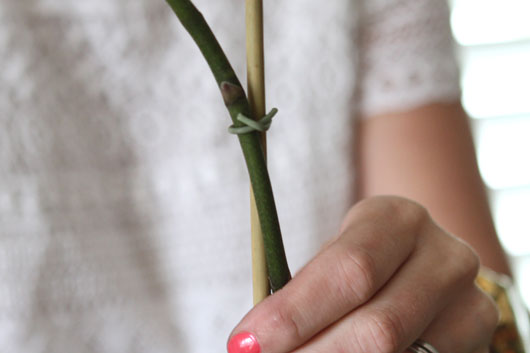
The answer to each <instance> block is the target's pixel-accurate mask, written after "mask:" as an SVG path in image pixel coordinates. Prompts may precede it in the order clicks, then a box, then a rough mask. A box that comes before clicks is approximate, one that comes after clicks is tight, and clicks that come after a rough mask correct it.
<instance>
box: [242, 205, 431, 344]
mask: <svg viewBox="0 0 530 353" xmlns="http://www.w3.org/2000/svg"><path fill="white" fill-rule="evenodd" d="M418 209H419V207H417V206H413V207H411V206H410V205H409V204H408V203H406V207H404V205H403V204H401V203H399V202H397V201H396V203H392V202H390V203H385V204H384V206H381V207H379V206H377V205H373V206H372V205H371V204H368V205H367V204H364V205H362V207H358V208H354V209H353V211H352V212H351V213H350V215H349V216H348V217H349V218H350V220H351V222H350V226H348V227H346V229H345V230H344V234H343V235H342V236H341V237H340V238H339V239H338V240H337V241H335V242H334V243H332V244H330V245H329V246H328V247H327V248H325V249H324V250H323V251H322V252H321V253H320V254H319V255H318V256H317V257H316V258H315V259H314V260H313V261H311V262H310V263H309V264H308V265H307V266H306V267H305V268H303V269H302V271H301V272H300V273H299V274H297V275H296V276H295V277H294V278H293V280H292V281H291V282H290V283H289V284H288V285H287V286H286V287H285V288H284V289H282V290H280V291H279V292H277V293H276V294H274V295H273V296H271V297H269V298H267V299H266V300H264V301H263V302H262V303H261V304H259V305H258V306H256V307H255V308H254V309H253V310H252V311H251V312H250V313H249V314H248V315H247V316H246V317H245V318H244V319H243V320H242V322H241V323H240V324H239V325H238V326H237V327H236V328H235V329H234V334H237V333H239V332H251V333H252V334H253V335H254V336H255V337H256V339H257V341H258V342H259V345H260V346H261V351H262V352H264V353H265V352H266V353H274V352H290V351H292V350H293V349H295V348H296V347H298V346H300V345H302V344H303V343H305V342H306V341H307V340H309V339H310V338H311V337H312V336H314V335H315V334H317V333H318V332H319V331H321V330H323V329H324V328H326V327H327V326H329V325H331V324H332V323H333V322H335V321H337V320H339V319H340V318H341V317H343V316H344V315H346V314H348V313H349V312H351V311H352V310H353V309H355V308H357V307H359V306H360V305H362V304H363V303H365V302H366V301H368V300H369V299H370V298H371V297H373V296H374V295H375V293H376V292H377V291H378V290H379V289H380V288H381V287H382V286H383V285H384V284H385V283H386V282H387V281H388V280H389V279H390V278H391V277H392V275H393V274H394V273H395V271H396V270H397V269H398V268H400V266H401V265H402V264H403V263H404V262H405V261H406V260H407V259H408V258H409V257H410V255H411V254H412V252H413V251H414V249H415V247H416V243H417V241H416V240H417V239H416V238H417V236H418V233H419V230H420V228H421V227H420V225H421V224H422V221H423V217H425V213H424V212H423V211H422V210H419V211H418Z"/></svg>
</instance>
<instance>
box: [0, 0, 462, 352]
mask: <svg viewBox="0 0 530 353" xmlns="http://www.w3.org/2000/svg"><path fill="white" fill-rule="evenodd" d="M195 4H196V5H197V6H198V7H199V8H201V9H202V10H203V12H204V14H205V16H206V18H207V19H208V21H209V22H210V23H211V25H212V27H213V29H214V31H215V33H217V34H218V36H219V39H220V41H221V44H222V45H223V46H224V47H225V50H226V52H227V53H228V56H229V57H230V59H231V61H232V62H233V64H234V67H235V68H236V70H237V71H238V72H239V73H242V75H241V76H242V79H244V72H245V69H244V33H243V32H244V31H243V28H244V24H243V22H244V20H243V18H244V9H243V6H242V3H241V2H240V1H237V0H223V1H213V2H212V1H208V0H200V1H199V0H197V1H195ZM265 6H266V8H265V11H266V33H267V35H266V50H267V58H266V65H267V80H268V81H267V88H268V102H269V106H270V107H272V106H276V107H278V108H280V113H279V115H278V117H277V118H275V120H276V121H275V124H274V126H273V128H272V129H271V132H270V133H269V141H270V143H269V163H270V173H271V178H272V180H273V184H274V188H275V194H276V199H277V202H278V210H279V214H280V220H281V222H282V228H283V232H284V234H285V235H284V236H285V243H286V248H287V253H288V258H289V260H290V263H291V266H292V268H293V270H296V269H297V268H299V267H300V266H301V265H302V264H303V263H305V262H306V261H307V260H308V259H309V258H310V257H311V256H312V254H314V253H315V252H316V250H317V249H318V247H319V246H320V244H321V243H322V242H323V241H324V240H325V239H326V238H327V237H329V236H332V235H334V233H335V232H336V231H337V228H338V226H339V224H340V220H341V218H342V216H343V214H344V213H345V211H346V210H347V208H348V207H349V206H350V204H351V202H352V200H353V192H354V191H353V189H352V187H353V184H354V178H355V174H354V170H353V158H352V148H353V141H352V136H353V125H354V124H353V117H354V115H355V110H359V111H360V112H361V113H362V114H363V115H370V114H375V113H379V112H383V111H388V110H392V109H407V108H408V107H412V106H413V105H417V104H423V103H427V102H430V101H432V100H433V99H434V100H448V99H454V98H455V97H457V96H458V94H459V90H458V79H457V70H456V67H455V65H454V61H453V59H452V57H451V51H450V46H451V44H450V43H451V39H450V37H449V33H448V31H447V30H446V29H447V9H446V8H445V6H444V5H441V3H440V2H439V1H435V0H428V1H424V2H420V3H413V2H412V1H398V0H394V1H366V2H363V3H357V2H352V1H349V0H340V1H333V2H329V3H326V4H323V3H322V2H317V1H307V0H292V1H279V0H273V1H268V2H266V5H265ZM227 13H230V14H233V16H234V17H233V18H229V17H227V16H226V14H227ZM0 20H1V22H0V65H1V66H2V68H3V70H1V71H0V81H1V82H2V85H1V87H0V109H1V111H2V114H1V115H0V180H2V187H1V188H0V217H1V218H0V219H1V226H2V229H1V231H0V253H1V255H2V256H0V281H1V282H2V287H1V289H0V345H1V346H2V349H3V351H6V352H27V353H36V352H55V353H62V352H72V351H75V352H79V353H85V352H113V353H119V352H128V353H131V352H138V353H142V352H150V353H162V352H175V351H177V352H189V353H195V352H206V351H208V352H212V351H214V352H223V351H224V344H225V341H226V337H227V335H228V334H229V332H230V330H231V328H232V327H233V326H234V325H235V324H236V323H237V321H238V320H239V319H240V317H241V316H242V315H243V314H244V312H245V311H246V310H248V308H249V307H250V300H251V299H250V298H251V295H250V260H249V250H248V249H249V240H248V229H249V224H248V223H249V222H248V217H247V214H248V195H247V194H248V181H247V176H246V171H245V169H244V165H243V161H242V157H241V152H240V150H239V146H238V143H237V140H236V138H234V137H233V136H230V135H228V134H227V133H226V127H227V126H228V125H229V124H230V120H229V119H228V116H227V114H226V111H225V108H224V106H223V104H222V101H221V99H220V97H219V93H218V90H217V87H216V86H215V83H214V80H213V79H211V73H210V72H209V69H208V67H207V66H206V64H205V63H204V61H203V59H202V58H201V57H200V55H199V53H198V50H197V49H196V48H195V46H194V44H193V42H192V41H191V39H190V38H189V36H188V35H187V33H185V32H184V31H183V29H182V28H181V27H180V26H179V24H178V21H177V20H176V19H175V18H174V15H173V14H172V13H171V12H170V11H169V8H168V7H167V5H166V4H164V3H163V2H152V1H148V0H142V1H135V2H130V1H125V0H119V1H112V2H109V1H104V0H97V1H90V2H79V1H73V0H64V1H61V2H57V1H53V0H32V1H8V2H5V3H3V4H2V5H1V6H0ZM441 29H444V30H441ZM356 91H357V92H359V93H360V94H358V95H356V93H355V92H356ZM330 181H333V182H330ZM205 334H206V336H208V339H205V338H204V337H205ZM212 347H214V348H212Z"/></svg>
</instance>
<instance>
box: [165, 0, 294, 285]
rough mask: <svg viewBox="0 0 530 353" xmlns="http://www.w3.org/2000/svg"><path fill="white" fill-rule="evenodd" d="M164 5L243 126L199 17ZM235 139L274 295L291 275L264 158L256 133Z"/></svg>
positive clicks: (244, 106) (238, 96)
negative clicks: (239, 151)
mask: <svg viewBox="0 0 530 353" xmlns="http://www.w3.org/2000/svg"><path fill="white" fill-rule="evenodd" d="M167 2H168V3H169V5H170V6H171V8H172V9H173V11H174V12H175V14H176V15H177V17H178V18H179V20H180V22H181V23H182V25H183V26H184V28H186V30H187V31H188V32H189V34H190V35H191V37H192V38H193V40H194V41H195V43H196V44H197V46H198V47H199V49H200V51H201V52H202V55H203V56H204V58H205V59H206V62H207V63H208V65H209V67H210V69H211V71H212V73H213V75H214V77H215V80H216V81H217V84H218V86H219V88H220V90H221V95H222V96H223V100H224V102H225V105H226V107H227V109H228V111H229V113H230V116H231V118H232V121H233V123H234V125H233V126H234V127H236V128H237V127H241V126H243V124H242V123H241V122H240V121H239V120H238V119H237V116H238V115H239V114H243V115H245V116H251V110H250V106H249V102H248V99H247V97H246V95H245V91H244V89H243V87H242V86H241V83H240V82H239V79H238V78H237V76H236V74H235V72H234V70H233V69H232V66H231V65H230V62H229V61H228V59H227V57H226V55H225V54H224V52H223V49H222V48H221V46H220V45H219V42H218V41H217V39H216V38H215V36H214V34H213V32H212V30H211V29H210V27H209V26H208V24H207V23H206V20H205V19H204V17H203V15H202V14H201V13H200V12H199V11H198V10H197V8H196V7H195V6H194V5H193V4H192V3H191V1H189V0H167ZM238 138H239V143H240V145H241V149H242V151H243V156H244V158H245V162H246V165H247V169H248V173H249V177H250V183H251V185H252V189H253V191H254V197H255V200H256V207H257V211H258V215H259V221H260V224H261V230H262V233H263V241H264V244H265V257H266V261H267V269H268V273H269V282H270V285H271V289H272V291H273V292H274V291H277V290H278V289H280V288H282V287H283V286H284V285H285V284H286V283H287V282H288V281H289V280H290V279H291V274H290V271H289V267H288V265H287V258H286V256H285V250H284V246H283V241H282V235H281V230H280V223H279V221H278V214H277V212H276V205H275V202H274V196H273V193H272V186H271V182H270V179H269V174H268V170H267V165H266V161H265V155H264V152H263V147H262V144H261V141H260V139H261V138H260V134H259V133H258V132H249V133H245V134H239V135H238Z"/></svg>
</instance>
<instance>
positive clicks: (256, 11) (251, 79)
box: [245, 0, 270, 305]
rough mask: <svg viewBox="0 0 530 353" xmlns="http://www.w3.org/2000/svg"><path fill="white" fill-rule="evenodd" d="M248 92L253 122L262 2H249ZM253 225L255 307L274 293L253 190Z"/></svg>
mask: <svg viewBox="0 0 530 353" xmlns="http://www.w3.org/2000/svg"><path fill="white" fill-rule="evenodd" d="M245 8H246V11H245V12H246V37H247V90H248V100H249V103H250V110H251V114H252V118H253V119H259V118H261V117H262V116H264V115H265V109H266V107H265V63H264V50H263V3H262V0H246V1H245ZM261 138H262V145H263V153H264V154H265V156H266V155H267V147H266V146H267V145H266V137H265V133H262V135H261ZM250 224H251V237H252V238H251V241H252V287H253V298H254V305H256V304H258V303H259V302H261V301H262V300H263V299H265V298H266V297H267V296H268V295H269V293H270V287H269V280H268V273H267V262H266V259H265V246H264V243H263V234H262V232H261V226H260V223H259V216H258V212H257V210H256V202H255V200H254V192H253V191H252V187H251V188H250Z"/></svg>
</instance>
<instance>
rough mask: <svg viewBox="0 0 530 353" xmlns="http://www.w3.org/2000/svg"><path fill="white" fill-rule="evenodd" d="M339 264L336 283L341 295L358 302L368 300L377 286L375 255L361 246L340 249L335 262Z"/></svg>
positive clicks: (349, 300)
mask: <svg viewBox="0 0 530 353" xmlns="http://www.w3.org/2000/svg"><path fill="white" fill-rule="evenodd" d="M335 263H336V266H337V271H336V273H337V277H338V278H336V284H337V287H338V291H339V293H340V295H341V297H342V298H343V299H344V300H345V301H347V302H351V301H352V300H351V298H352V296H353V298H354V299H355V300H356V301H357V303H358V304H360V303H364V302H366V301H367V300H368V299H370V297H371V296H372V295H373V293H374V291H375V289H376V288H375V287H376V283H375V277H376V271H377V268H376V263H375V260H374V259H373V257H372V256H371V255H370V254H369V253H368V252H367V251H364V250H361V249H359V248H354V249H352V248H349V249H348V248H346V249H344V250H343V251H340V252H339V254H338V256H337V261H336V262H335Z"/></svg>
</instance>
